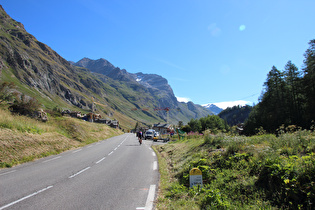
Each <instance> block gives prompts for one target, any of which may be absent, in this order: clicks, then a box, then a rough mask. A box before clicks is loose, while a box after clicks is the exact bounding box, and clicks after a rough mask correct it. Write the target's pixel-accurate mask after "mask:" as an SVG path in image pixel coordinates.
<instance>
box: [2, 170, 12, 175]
mask: <svg viewBox="0 0 315 210" xmlns="http://www.w3.org/2000/svg"><path fill="white" fill-rule="evenodd" d="M14 172H16V170H12V171H8V172H5V173H2V174H0V176H2V175H6V174H11V173H14Z"/></svg>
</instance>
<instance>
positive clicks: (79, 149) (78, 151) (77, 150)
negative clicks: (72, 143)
mask: <svg viewBox="0 0 315 210" xmlns="http://www.w3.org/2000/svg"><path fill="white" fill-rule="evenodd" d="M81 150H82V149H78V150H75V151H73V152H72V153H76V152H80V151H81Z"/></svg>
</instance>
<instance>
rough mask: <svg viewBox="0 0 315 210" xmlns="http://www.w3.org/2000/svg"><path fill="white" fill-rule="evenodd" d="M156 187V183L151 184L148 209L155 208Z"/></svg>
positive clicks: (146, 205)
mask: <svg viewBox="0 0 315 210" xmlns="http://www.w3.org/2000/svg"><path fill="white" fill-rule="evenodd" d="M155 187H156V185H150V189H149V194H148V198H147V202H146V203H145V209H146V210H151V209H153V202H154V196H155Z"/></svg>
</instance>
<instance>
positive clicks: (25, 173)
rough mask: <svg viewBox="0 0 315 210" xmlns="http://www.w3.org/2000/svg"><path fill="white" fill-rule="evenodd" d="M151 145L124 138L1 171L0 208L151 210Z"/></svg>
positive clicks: (155, 176) (154, 167)
mask: <svg viewBox="0 0 315 210" xmlns="http://www.w3.org/2000/svg"><path fill="white" fill-rule="evenodd" d="M152 144H153V142H152V141H148V140H143V144H142V145H139V143H138V140H137V138H136V136H135V134H124V135H121V136H116V137H113V138H110V139H107V140H104V141H101V142H98V143H94V144H91V145H88V146H85V147H83V148H78V149H76V150H71V151H67V152H64V153H61V154H59V155H56V156H50V157H47V158H43V159H40V160H37V161H34V162H31V163H26V164H23V165H19V166H16V167H13V168H10V169H2V170H0V210H2V209H23V210H24V209H32V210H34V209H58V210H59V209H153V208H154V200H155V198H156V192H157V190H158V182H159V173H158V163H157V157H156V155H155V153H154V151H153V150H152V149H151V145H152Z"/></svg>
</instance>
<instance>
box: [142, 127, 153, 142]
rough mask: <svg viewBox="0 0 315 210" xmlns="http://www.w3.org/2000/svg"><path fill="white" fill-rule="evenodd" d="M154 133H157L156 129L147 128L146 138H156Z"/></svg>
mask: <svg viewBox="0 0 315 210" xmlns="http://www.w3.org/2000/svg"><path fill="white" fill-rule="evenodd" d="M154 133H155V130H152V129H149V130H147V132H145V134H144V139H145V140H147V139H153V138H154Z"/></svg>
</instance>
